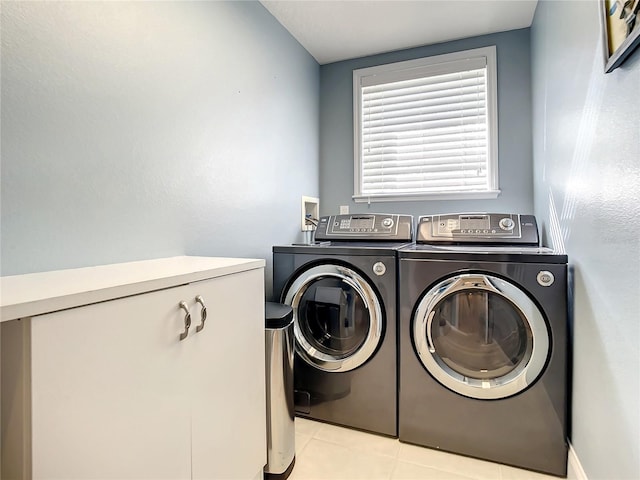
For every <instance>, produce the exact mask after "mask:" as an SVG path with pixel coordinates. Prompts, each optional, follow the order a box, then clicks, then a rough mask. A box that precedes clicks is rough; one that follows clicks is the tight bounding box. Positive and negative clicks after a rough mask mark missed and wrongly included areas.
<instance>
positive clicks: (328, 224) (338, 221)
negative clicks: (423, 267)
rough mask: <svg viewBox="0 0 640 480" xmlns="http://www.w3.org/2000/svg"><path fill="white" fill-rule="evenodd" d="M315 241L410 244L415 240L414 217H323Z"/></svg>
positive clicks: (370, 215)
mask: <svg viewBox="0 0 640 480" xmlns="http://www.w3.org/2000/svg"><path fill="white" fill-rule="evenodd" d="M315 239H316V240H387V241H403V242H410V241H411V240H412V239H413V217H412V216H411V215H396V214H386V213H383V214H379V213H371V214H349V215H331V216H327V217H321V218H320V220H319V222H318V228H317V229H316V234H315Z"/></svg>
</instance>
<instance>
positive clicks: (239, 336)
mask: <svg viewBox="0 0 640 480" xmlns="http://www.w3.org/2000/svg"><path fill="white" fill-rule="evenodd" d="M190 287H191V288H192V292H193V295H192V298H193V297H195V296H196V295H200V296H201V297H202V299H203V300H204V302H205V304H206V306H207V320H206V323H205V328H204V329H203V330H202V331H200V332H198V333H196V332H195V328H194V329H193V334H192V335H190V336H189V338H188V340H187V342H185V343H188V344H189V350H190V351H191V353H192V358H193V361H194V364H193V367H192V374H193V377H192V378H193V380H194V382H193V391H194V395H193V397H192V431H193V478H194V479H222V478H224V479H249V478H254V477H255V476H256V474H257V473H259V472H261V470H262V467H263V466H264V465H265V463H266V432H265V430H266V420H265V417H266V413H265V408H266V407H265V370H264V363H265V356H264V271H263V270H262V269H257V270H249V271H246V272H242V273H238V274H233V275H228V276H224V277H220V278H216V279H212V280H206V281H203V282H199V283H194V284H192V285H191V286H190ZM193 312H194V313H193V318H194V325H195V324H197V323H199V319H200V313H199V310H198V309H194V310H193Z"/></svg>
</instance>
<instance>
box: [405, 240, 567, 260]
mask: <svg viewBox="0 0 640 480" xmlns="http://www.w3.org/2000/svg"><path fill="white" fill-rule="evenodd" d="M398 256H399V257H400V259H401V260H402V259H420V260H424V259H430V260H462V261H475V262H515V263H567V261H568V258H567V255H566V254H565V253H564V252H558V251H554V250H552V249H550V248H544V247H531V246H517V245H510V246H495V245H425V244H413V245H407V246H406V247H404V248H402V249H400V250H399V251H398Z"/></svg>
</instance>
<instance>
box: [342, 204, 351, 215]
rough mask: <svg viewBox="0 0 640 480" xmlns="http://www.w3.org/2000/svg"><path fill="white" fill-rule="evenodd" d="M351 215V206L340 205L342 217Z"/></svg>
mask: <svg viewBox="0 0 640 480" xmlns="http://www.w3.org/2000/svg"><path fill="white" fill-rule="evenodd" d="M348 213H349V205H340V215H346V214H348Z"/></svg>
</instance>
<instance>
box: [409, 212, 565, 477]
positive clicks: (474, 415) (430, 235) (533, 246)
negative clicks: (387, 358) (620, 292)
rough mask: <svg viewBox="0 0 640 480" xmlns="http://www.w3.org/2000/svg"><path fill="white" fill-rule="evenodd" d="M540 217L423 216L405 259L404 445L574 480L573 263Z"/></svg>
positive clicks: (486, 215) (511, 215)
mask: <svg viewBox="0 0 640 480" xmlns="http://www.w3.org/2000/svg"><path fill="white" fill-rule="evenodd" d="M537 245H538V234H537V226H536V222H535V218H534V217H533V216H530V215H513V214H509V215H502V214H466V215H461V214H456V215H435V216H427V217H421V218H420V219H419V221H418V226H417V237H416V244H415V245H413V246H410V247H407V248H403V249H401V250H400V251H399V253H398V258H399V267H398V268H399V294H398V295H399V308H400V311H399V349H400V350H399V357H400V360H399V371H400V374H399V426H398V428H399V438H400V441H402V442H408V443H413V444H418V445H422V446H426V447H431V448H437V449H442V450H445V451H449V452H453V453H458V454H464V455H468V456H472V457H477V458H481V459H486V460H491V461H496V462H499V463H503V464H508V465H512V466H516V467H520V468H526V469H530V470H535V471H539V472H544V473H549V474H553V475H558V476H566V468H567V447H568V443H567V421H568V420H567V419H568V408H569V405H568V387H567V369H568V368H567V365H568V351H569V350H568V338H569V337H568V314H567V256H566V255H565V254H563V253H556V252H553V251H551V250H549V249H545V248H539V247H538V246H537Z"/></svg>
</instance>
